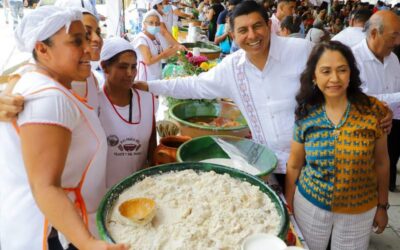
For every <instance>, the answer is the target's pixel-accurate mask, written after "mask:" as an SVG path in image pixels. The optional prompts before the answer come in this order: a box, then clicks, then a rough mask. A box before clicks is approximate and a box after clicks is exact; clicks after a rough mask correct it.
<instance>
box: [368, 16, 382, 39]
mask: <svg viewBox="0 0 400 250" xmlns="http://www.w3.org/2000/svg"><path fill="white" fill-rule="evenodd" d="M383 28H384V26H383V18H382V17H381V16H377V15H375V16H372V17H371V18H370V19H369V20H368V21H367V22H366V23H365V26H364V32H365V33H366V35H367V37H370V36H371V32H372V30H373V29H377V30H378V32H379V34H382V33H383Z"/></svg>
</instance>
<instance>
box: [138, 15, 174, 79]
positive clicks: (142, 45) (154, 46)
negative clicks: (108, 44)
mask: <svg viewBox="0 0 400 250" xmlns="http://www.w3.org/2000/svg"><path fill="white" fill-rule="evenodd" d="M160 24H161V23H160V17H159V14H158V13H157V11H156V10H154V9H153V10H150V11H148V12H147V13H146V15H145V16H144V18H143V25H142V27H143V31H142V32H140V33H139V34H138V35H137V36H136V37H135V39H134V40H133V42H132V44H133V47H134V49H135V50H136V51H137V59H138V68H137V69H138V73H137V76H136V80H141V81H149V80H157V79H161V70H162V67H161V60H162V59H167V58H168V57H170V56H173V55H175V53H176V52H177V51H178V50H179V48H180V47H179V46H173V47H170V48H167V49H165V50H163V48H162V46H161V43H160V40H159V39H158V37H157V34H158V33H159V32H160Z"/></svg>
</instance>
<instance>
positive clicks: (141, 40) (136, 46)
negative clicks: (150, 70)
mask: <svg viewBox="0 0 400 250" xmlns="http://www.w3.org/2000/svg"><path fill="white" fill-rule="evenodd" d="M131 44H132V46H133V48H134V49H135V50H138V49H139V46H140V45H144V46H146V47H149V44H148V43H147V42H146V39H145V38H144V37H140V36H138V37H137V38H136V39H135V40H133V41H132V43H131ZM149 49H150V48H149Z"/></svg>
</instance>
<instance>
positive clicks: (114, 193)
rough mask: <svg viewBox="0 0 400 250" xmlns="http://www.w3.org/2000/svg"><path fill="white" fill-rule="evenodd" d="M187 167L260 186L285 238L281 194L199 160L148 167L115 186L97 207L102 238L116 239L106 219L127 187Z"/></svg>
mask: <svg viewBox="0 0 400 250" xmlns="http://www.w3.org/2000/svg"><path fill="white" fill-rule="evenodd" d="M186 169H193V170H195V171H196V172H209V171H214V172H216V173H218V174H225V173H226V174H229V175H230V176H231V177H233V178H236V179H240V180H242V181H247V182H249V183H250V184H252V185H255V186H257V187H259V188H260V190H261V192H263V193H265V194H266V195H268V197H270V199H271V200H272V202H273V203H274V204H275V207H276V209H277V211H278V213H279V215H280V217H281V221H280V229H279V233H278V235H277V236H278V237H280V238H281V239H283V240H284V239H285V237H286V234H287V231H288V229H289V215H288V212H287V210H286V206H285V205H284V204H283V202H282V201H281V199H280V198H279V196H278V195H277V194H276V193H275V192H274V191H273V190H272V189H271V188H270V187H268V186H267V185H266V184H265V183H264V182H262V181H261V180H260V179H259V178H257V177H254V176H252V175H249V174H246V173H244V172H241V171H238V170H235V169H232V168H229V167H224V166H220V165H216V164H209V163H198V162H191V163H170V164H164V165H159V166H156V167H152V168H147V169H144V170H141V171H138V172H136V173H134V174H132V175H131V176H129V177H127V178H125V179H124V180H122V181H121V182H120V183H118V184H117V185H115V186H113V187H112V188H111V189H110V190H109V191H108V192H107V194H106V195H105V196H104V197H103V200H102V201H101V203H100V206H99V208H98V209H97V215H96V223H97V228H98V231H99V235H100V238H101V239H102V240H105V241H107V242H112V243H115V241H114V240H113V239H112V237H111V236H110V233H109V232H108V230H107V227H106V220H107V218H108V213H109V212H110V211H111V210H112V207H113V205H114V203H115V202H116V200H117V199H118V197H119V195H120V194H121V193H122V192H124V190H125V189H127V188H129V187H131V186H132V185H134V184H135V183H136V182H139V181H141V180H143V179H144V178H145V177H147V176H153V175H159V174H161V173H165V172H171V171H182V170H186Z"/></svg>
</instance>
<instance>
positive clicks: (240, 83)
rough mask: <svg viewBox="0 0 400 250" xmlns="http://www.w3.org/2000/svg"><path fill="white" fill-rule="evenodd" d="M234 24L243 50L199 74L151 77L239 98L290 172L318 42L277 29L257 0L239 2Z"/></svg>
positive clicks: (168, 87) (171, 87)
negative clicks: (301, 96)
mask: <svg viewBox="0 0 400 250" xmlns="http://www.w3.org/2000/svg"><path fill="white" fill-rule="evenodd" d="M230 25H231V27H233V28H232V30H233V37H234V39H235V42H236V44H238V45H239V47H241V50H239V51H237V52H235V53H233V54H231V55H229V56H227V57H225V58H224V60H222V61H221V62H220V63H219V64H218V65H217V66H216V67H214V68H212V69H211V70H210V71H208V72H205V73H202V74H200V75H199V76H193V77H185V78H177V79H171V80H159V81H150V82H148V89H149V91H150V92H153V93H155V94H158V95H164V96H173V97H175V98H181V99H187V98H199V99H200V98H205V99H214V98H217V97H225V98H230V99H232V100H234V102H235V103H236V104H237V105H238V107H239V108H240V110H241V112H242V114H243V115H244V116H245V118H246V120H247V122H248V125H249V127H250V130H251V132H252V137H253V140H255V141H256V142H258V143H261V144H264V145H267V146H268V147H269V148H270V149H272V150H273V151H274V152H275V153H276V155H277V157H278V167H277V169H276V170H275V173H286V167H285V164H286V160H287V158H288V155H289V151H290V140H291V138H292V133H293V124H294V109H295V95H296V92H297V90H298V88H299V86H300V84H299V78H300V74H301V72H302V71H303V69H304V67H305V64H306V61H307V58H308V55H309V53H310V51H311V49H312V44H311V43H310V42H309V41H306V40H303V39H297V38H286V37H278V36H276V35H274V34H271V32H270V30H271V23H270V21H269V20H268V16H267V14H266V12H265V11H263V10H262V8H260V6H259V5H258V4H257V3H256V2H254V1H244V2H243V3H241V4H239V5H238V6H236V8H235V10H234V11H233V13H232V16H231V23H230Z"/></svg>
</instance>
